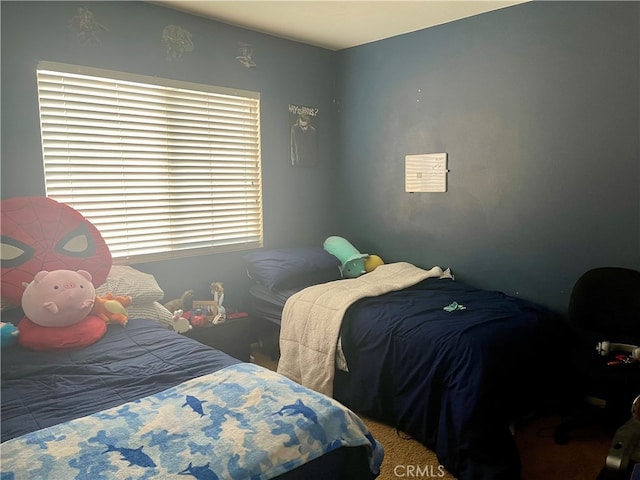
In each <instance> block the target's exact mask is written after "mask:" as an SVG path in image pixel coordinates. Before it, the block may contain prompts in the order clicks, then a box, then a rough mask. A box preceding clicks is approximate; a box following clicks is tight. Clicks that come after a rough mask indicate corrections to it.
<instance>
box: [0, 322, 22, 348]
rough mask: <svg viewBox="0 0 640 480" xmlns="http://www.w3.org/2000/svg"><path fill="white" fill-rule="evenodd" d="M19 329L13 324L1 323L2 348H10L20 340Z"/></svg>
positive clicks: (0, 339)
mask: <svg viewBox="0 0 640 480" xmlns="http://www.w3.org/2000/svg"><path fill="white" fill-rule="evenodd" d="M18 333H20V332H19V331H18V329H17V328H16V327H15V325H14V324H13V323H5V322H0V346H2V347H10V346H11V345H13V344H14V343H16V341H17V340H18Z"/></svg>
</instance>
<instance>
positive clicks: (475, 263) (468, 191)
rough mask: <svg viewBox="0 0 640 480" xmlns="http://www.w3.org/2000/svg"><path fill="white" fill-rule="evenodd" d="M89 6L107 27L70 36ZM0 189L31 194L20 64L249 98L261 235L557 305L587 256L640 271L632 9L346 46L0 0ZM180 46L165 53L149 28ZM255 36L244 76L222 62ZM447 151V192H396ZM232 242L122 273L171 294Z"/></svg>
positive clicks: (217, 266) (234, 258)
mask: <svg viewBox="0 0 640 480" xmlns="http://www.w3.org/2000/svg"><path fill="white" fill-rule="evenodd" d="M79 6H87V7H89V8H90V9H91V11H92V12H93V13H94V14H95V17H96V19H97V20H99V21H100V23H102V24H103V25H105V26H106V27H108V31H104V32H101V34H100V39H101V44H100V45H84V46H83V45H81V44H80V43H78V41H77V38H76V36H75V32H74V31H73V30H72V29H70V28H68V23H69V20H70V19H71V18H72V17H73V16H74V15H75V11H76V9H77V8H78V7H79ZM0 14H1V17H2V106H1V107H2V118H1V119H2V143H1V153H2V160H1V161H2V163H1V176H2V185H1V186H2V191H1V195H2V198H7V197H11V196H15V195H41V194H43V193H44V186H43V176H42V159H41V147H40V134H39V125H38V106H37V94H36V85H35V68H36V65H37V62H38V61H39V60H50V61H59V62H67V63H75V64H81V65H88V66H94V67H101V68H106V69H113V70H122V71H130V72H133V73H139V74H144V75H157V76H160V77H165V78H175V79H178V80H186V81H191V82H197V83H209V84H215V85H222V86H231V87H236V88H240V89H247V90H256V91H260V92H261V94H262V120H263V122H262V142H263V143H262V156H263V170H264V209H265V212H264V216H265V243H266V246H267V247H279V246H284V245H295V244H300V245H303V244H317V243H321V242H322V240H323V239H324V238H325V237H326V236H327V235H331V234H338V235H344V236H346V237H347V238H349V239H350V240H351V241H352V242H353V243H354V244H355V245H356V246H357V247H358V248H359V249H360V250H361V251H363V252H368V253H377V254H379V255H381V256H382V257H383V258H384V259H385V260H387V261H397V260H407V261H412V262H414V263H416V264H418V265H420V266H427V267H429V266H432V265H434V264H440V265H442V266H450V267H451V268H452V269H453V270H454V273H456V275H457V277H458V278H460V279H463V280H467V281H470V282H472V283H474V284H477V285H480V286H483V287H487V288H498V289H500V290H503V291H506V292H507V293H511V294H515V295H519V296H522V297H525V298H530V299H533V300H536V301H540V302H542V303H545V304H547V305H549V306H551V307H553V308H555V309H557V310H560V311H563V310H564V309H565V307H566V301H567V300H568V295H569V291H570V288H571V285H572V284H573V282H574V281H575V279H576V278H577V276H578V275H579V274H580V273H581V272H582V271H584V270H586V269H588V268H591V267H593V266H598V265H605V264H606V265H621V266H629V267H633V268H640V160H639V159H640V146H639V145H640V121H639V116H640V113H639V112H640V93H639V92H640V74H639V70H640V4H639V3H637V2H531V3H527V4H523V5H518V6H515V7H510V8H507V9H503V10H499V11H495V12H491V13H488V14H484V15H480V16H476V17H472V18H469V19H464V20H460V21H456V22H452V23H449V24H445V25H442V26H438V27H434V28H430V29H427V30H422V31H419V32H415V33H411V34H407V35H403V36H399V37H395V38H391V39H387V40H383V41H380V42H375V43H372V44H369V45H364V46H361V47H356V48H352V49H348V50H345V51H342V52H337V53H336V52H330V51H327V50H323V49H319V48H314V47H309V46H306V45H303V44H299V43H295V42H290V41H286V40H282V39H278V38H274V37H271V36H268V35H263V34H260V33H256V32H251V31H248V30H244V29H240V28H236V27H232V26H228V25H224V24H221V23H218V22H214V21H210V20H206V19H203V18H200V17H195V16H190V15H186V14H183V13H180V12H176V11H173V10H169V9H166V8H164V7H160V6H157V5H152V4H147V3H142V2H87V3H86V5H85V4H80V3H78V2H7V1H3V2H2V3H1V4H0ZM168 24H175V25H180V26H182V27H184V28H186V29H188V30H189V31H190V32H191V33H192V35H193V41H194V44H195V50H194V52H192V53H188V54H185V55H184V57H183V58H182V60H180V61H175V62H167V61H166V60H165V58H164V57H165V51H164V47H163V45H162V41H161V37H162V29H163V28H164V26H166V25H168ZM239 43H248V44H251V45H253V46H254V50H255V55H254V56H255V60H256V63H257V67H256V68H253V69H247V68H246V67H244V66H242V65H241V64H240V63H238V62H237V61H236V60H235V56H236V53H237V47H238V44H239ZM289 103H294V104H303V105H311V106H316V107H318V108H319V109H320V115H321V116H320V123H319V126H320V128H319V135H320V151H319V154H320V165H319V166H317V167H315V168H292V167H289V166H288V164H287V159H288V116H287V110H286V109H287V106H288V104H289ZM441 151H445V152H447V153H448V154H449V168H450V170H451V173H450V174H449V184H448V192H447V193H443V194H408V193H405V192H404V156H405V155H407V154H412V153H428V152H441ZM241 255H242V254H241V253H240V254H225V255H212V256H209V257H194V258H192V259H183V260H179V261H178V260H176V261H171V262H162V263H147V264H142V265H137V266H136V267H137V268H139V269H141V270H143V271H147V272H149V273H152V274H154V275H155V276H156V277H157V278H158V280H159V282H160V284H161V286H162V287H163V288H164V289H165V292H166V293H167V298H173V297H175V296H177V295H179V294H180V293H181V292H182V290H184V289H185V288H195V289H196V290H197V291H198V292H199V294H200V295H201V296H202V295H206V294H207V287H208V285H209V283H210V282H211V281H214V280H223V281H225V285H226V287H227V288H226V299H225V303H226V304H228V305H233V304H234V303H239V302H241V296H242V295H241V292H242V291H243V288H244V287H245V285H246V280H245V277H244V275H243V272H242V270H241V264H240V260H241Z"/></svg>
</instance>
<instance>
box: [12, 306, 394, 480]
mask: <svg viewBox="0 0 640 480" xmlns="http://www.w3.org/2000/svg"><path fill="white" fill-rule="evenodd" d="M1 395H2V411H1V415H2V445H1V446H0V449H1V467H0V468H1V478H2V479H3V480H4V479H7V480H8V479H19V478H24V479H34V478H47V479H49V478H51V479H53V478H56V479H57V478H65V479H73V478H77V479H92V480H93V479H101V478H102V479H112V478H123V479H124V478H145V479H146V478H162V479H166V478H184V477H183V476H185V475H186V476H191V477H195V478H198V479H217V478H219V479H223V478H224V479H254V478H255V479H268V478H305V480H308V479H326V478H344V479H351V478H362V479H365V478H366V479H369V478H375V477H376V476H377V474H378V472H379V467H380V464H381V462H382V458H383V451H382V447H381V446H380V445H379V444H378V442H377V441H376V440H375V439H374V438H373V437H372V436H371V434H370V433H369V431H368V430H367V428H366V426H365V425H364V424H363V423H362V421H361V420H360V419H359V418H358V417H357V416H356V415H354V414H353V413H352V412H351V411H349V410H347V409H345V408H344V407H343V406H342V405H340V404H338V403H337V402H336V401H335V400H333V399H330V398H328V397H326V396H323V395H319V394H317V393H315V392H312V391H310V390H309V389H306V388H304V387H302V386H300V385H298V384H296V383H294V382H291V381H290V380H288V379H286V378H284V377H282V376H281V375H278V374H276V373H275V372H272V371H269V370H267V369H264V368H262V367H259V366H257V365H254V364H249V363H242V362H239V361H238V360H236V359H234V358H232V357H230V356H228V355H226V354H224V353H223V352H220V351H218V350H215V349H212V348H210V347H207V346H205V345H202V344H200V343H198V342H196V341H194V340H191V339H189V338H186V337H183V336H181V335H179V334H177V333H175V332H173V331H170V330H167V329H166V328H165V327H164V326H162V325H160V324H158V323H157V322H155V321H153V320H147V319H131V320H129V323H128V324H127V325H126V326H125V327H122V326H119V325H110V326H109V327H108V331H107V333H106V335H105V336H104V337H103V338H102V339H101V340H99V341H98V342H97V343H95V344H93V345H90V346H89V347H86V348H83V349H80V350H75V351H58V352H33V351H29V350H26V349H24V348H22V347H20V346H17V345H16V346H12V347H10V348H3V350H2V383H1Z"/></svg>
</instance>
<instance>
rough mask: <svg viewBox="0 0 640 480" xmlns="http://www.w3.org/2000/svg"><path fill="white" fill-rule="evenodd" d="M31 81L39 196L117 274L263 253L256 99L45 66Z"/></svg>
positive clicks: (121, 75) (204, 88)
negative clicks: (95, 245)
mask: <svg viewBox="0 0 640 480" xmlns="http://www.w3.org/2000/svg"><path fill="white" fill-rule="evenodd" d="M37 77H38V99H39V105H40V127H41V131H42V151H43V158H44V175H45V186H46V194H47V196H48V197H51V198H53V199H55V200H57V201H60V202H63V203H66V204H67V205H70V206H71V207H73V208H75V209H76V210H78V211H79V212H81V213H82V214H83V215H84V216H85V217H86V218H87V219H89V220H90V221H91V222H92V223H93V224H94V225H95V226H96V227H97V228H98V230H100V232H101V233H102V236H103V237H104V239H105V241H106V242H107V244H108V245H109V248H110V249H111V254H112V255H113V257H114V262H115V263H139V262H143V261H151V260H161V259H166V258H176V257H181V256H187V255H198V254H203V253H214V252H221V251H230V250H240V249H246V248H255V247H261V246H262V180H261V159H260V96H259V94H258V93H256V92H246V91H237V90H231V89H223V88H220V87H212V86H207V85H197V84H192V83H185V82H177V81H171V80H163V79H158V78H154V77H143V76H138V75H131V74H125V73H120V72H111V71H105V70H98V69H92V68H85V67H77V66H72V65H63V64H58V63H51V62H40V63H39V64H38V69H37Z"/></svg>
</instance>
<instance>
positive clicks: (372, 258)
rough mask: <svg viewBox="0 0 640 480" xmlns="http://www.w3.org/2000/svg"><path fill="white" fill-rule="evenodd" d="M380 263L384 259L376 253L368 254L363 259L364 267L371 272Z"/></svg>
mask: <svg viewBox="0 0 640 480" xmlns="http://www.w3.org/2000/svg"><path fill="white" fill-rule="evenodd" d="M380 265H384V261H383V260H382V259H381V258H380V257H379V256H378V255H369V256H368V257H367V259H366V260H365V261H364V269H365V270H366V271H367V273H369V272H373V271H374V270H375V269H376V268H378V267H379V266H380Z"/></svg>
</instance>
